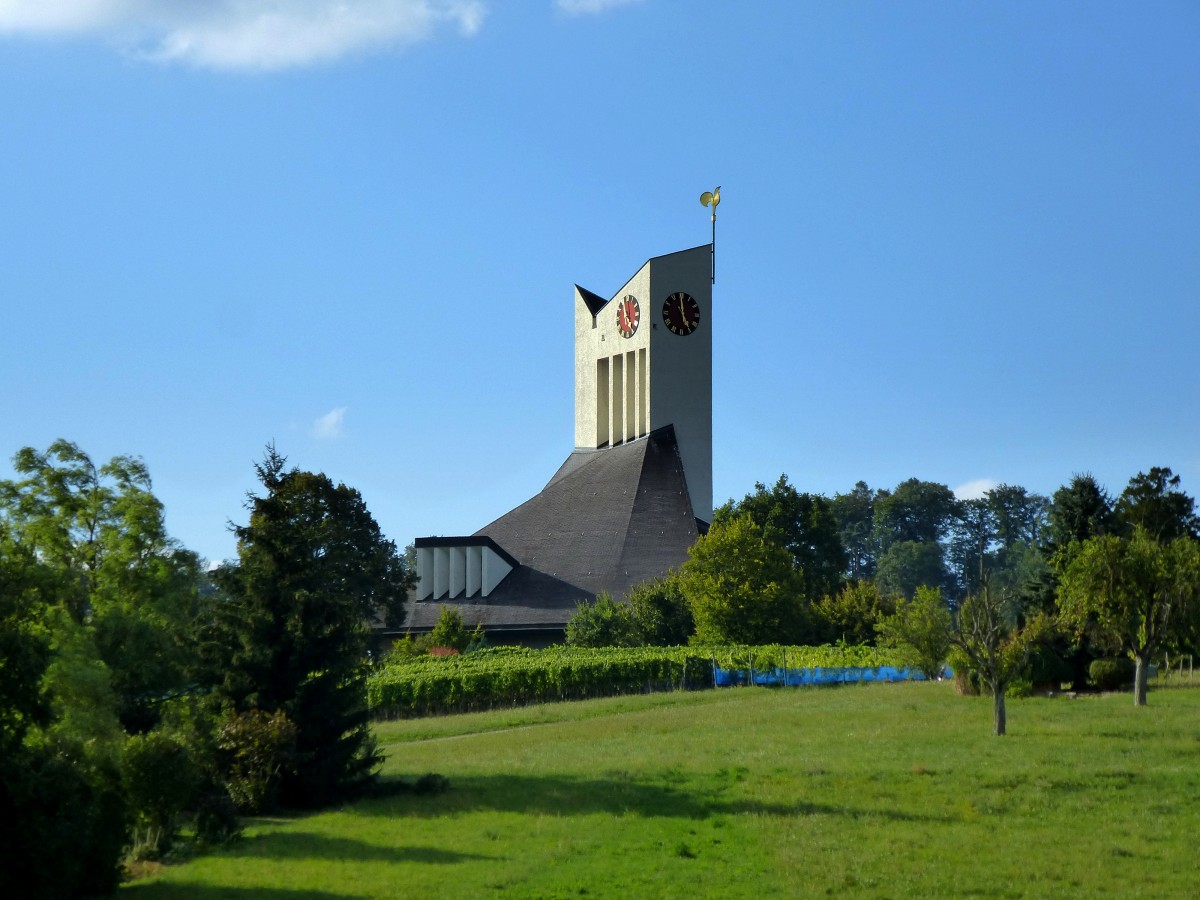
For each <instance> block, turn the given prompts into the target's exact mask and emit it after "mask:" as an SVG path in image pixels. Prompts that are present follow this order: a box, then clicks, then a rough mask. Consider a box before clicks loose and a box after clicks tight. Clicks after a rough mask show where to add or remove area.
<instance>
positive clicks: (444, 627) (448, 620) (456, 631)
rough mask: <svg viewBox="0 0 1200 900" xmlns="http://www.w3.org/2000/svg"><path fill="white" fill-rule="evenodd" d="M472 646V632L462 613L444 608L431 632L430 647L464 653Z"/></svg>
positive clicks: (453, 608) (449, 607) (450, 608)
mask: <svg viewBox="0 0 1200 900" xmlns="http://www.w3.org/2000/svg"><path fill="white" fill-rule="evenodd" d="M470 644H471V632H470V631H469V630H468V629H467V623H466V622H465V621H464V620H463V617H462V613H461V612H459V611H458V610H457V609H456V608H455V607H453V606H443V607H442V610H441V612H440V613H438V620H437V622H435V623H434V625H433V630H432V631H430V632H429V646H430V647H448V648H450V649H451V650H457V651H458V652H459V653H462V652H463V651H465V650H466V649H467V647H468V646H470Z"/></svg>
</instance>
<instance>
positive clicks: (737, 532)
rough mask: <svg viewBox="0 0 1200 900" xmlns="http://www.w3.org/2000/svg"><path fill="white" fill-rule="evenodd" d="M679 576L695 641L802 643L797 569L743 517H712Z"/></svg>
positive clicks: (787, 555)
mask: <svg viewBox="0 0 1200 900" xmlns="http://www.w3.org/2000/svg"><path fill="white" fill-rule="evenodd" d="M679 575H680V586H681V588H682V591H683V595H684V597H685V598H686V600H687V603H688V606H689V607H690V608H691V611H692V616H693V618H694V619H695V621H696V634H695V637H694V640H695V641H696V642H697V643H701V644H770V643H783V644H786V643H802V642H803V637H804V635H805V624H806V623H805V611H804V602H803V598H804V578H803V573H801V572H799V571H798V570H797V569H796V568H795V566H794V565H793V562H792V556H791V554H790V553H788V552H787V551H786V550H784V549H783V548H782V547H780V546H779V545H778V544H777V543H776V542H774V541H772V540H769V539H767V538H766V537H765V536H764V535H763V531H762V529H761V528H760V527H759V526H758V525H757V524H755V522H754V521H753V519H751V518H750V517H749V516H738V517H736V518H734V519H732V520H726V521H724V522H722V523H720V524H717V523H715V522H714V523H713V525H712V527H711V528H709V531H708V534H706V535H704V536H702V537H701V538H700V539H699V540H698V541H697V542H696V543H695V544H693V545H692V547H691V549H690V550H689V551H688V558H687V561H686V562H684V564H683V566H682V567H681V568H680V571H679Z"/></svg>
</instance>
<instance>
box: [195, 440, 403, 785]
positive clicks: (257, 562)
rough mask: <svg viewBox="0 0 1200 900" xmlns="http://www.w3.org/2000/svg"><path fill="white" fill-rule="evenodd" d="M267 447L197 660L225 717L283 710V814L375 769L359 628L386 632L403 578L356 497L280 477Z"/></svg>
mask: <svg viewBox="0 0 1200 900" xmlns="http://www.w3.org/2000/svg"><path fill="white" fill-rule="evenodd" d="M285 464H286V460H285V459H284V458H283V457H282V456H280V455H279V454H278V453H276V452H275V449H274V447H269V448H268V450H267V453H266V457H265V459H264V460H263V462H262V463H261V464H259V465H257V466H256V471H257V474H258V478H259V480H260V481H261V483H262V485H263V488H264V489H265V491H264V493H263V495H262V496H253V495H252V496H251V497H250V498H249V502H248V507H249V509H250V521H249V524H247V525H244V526H237V527H235V528H234V532H235V534H236V535H237V538H238V562H237V564H236V565H234V566H228V567H225V568H223V569H221V570H219V571H218V572H217V573H216V575H217V581H218V583H219V585H220V586H221V587H222V588H223V589H224V591H225V593H226V594H227V596H228V600H227V601H225V602H223V603H220V604H218V605H217V615H216V617H215V619H214V622H213V625H212V628H211V629H210V631H209V634H208V635H207V641H206V647H205V649H206V654H207V657H208V662H209V664H210V670H209V671H210V674H211V677H212V679H213V681H214V683H215V687H216V690H217V693H218V695H219V696H220V697H221V698H222V699H223V700H224V701H225V702H226V703H227V704H228V705H229V706H230V707H231V708H232V710H233V712H234V713H243V712H247V711H249V710H251V709H259V710H262V711H263V712H266V713H274V712H276V711H278V710H282V711H283V712H284V714H285V715H286V716H287V718H288V720H289V721H291V722H292V723H293V724H294V725H295V727H296V760H297V764H296V767H295V769H294V770H293V771H291V772H288V773H286V774H285V777H284V778H283V780H282V782H281V785H280V799H281V801H282V802H283V803H284V804H286V805H292V806H316V805H323V804H327V803H330V802H333V801H336V800H338V799H341V798H343V797H346V796H348V795H350V794H352V793H354V792H355V791H356V790H357V789H358V788H360V787H361V786H363V785H364V784H365V782H366V781H367V780H368V779H369V778H370V777H372V775H371V773H372V770H373V769H374V768H375V765H376V763H377V762H378V757H377V755H376V753H375V746H374V743H373V742H372V740H371V736H370V733H369V730H368V724H367V707H366V689H365V688H366V681H365V679H366V653H367V637H368V626H369V624H370V623H372V622H374V621H377V620H382V621H384V622H385V623H387V624H389V625H391V626H395V625H398V623H399V620H400V618H401V616H402V614H403V606H404V600H405V594H406V592H407V590H408V589H409V587H410V586H411V585H412V582H413V576H412V573H411V572H410V570H409V569H408V567H407V566H406V565H405V562H404V559H403V557H402V556H401V555H400V554H399V553H398V552H397V550H396V545H395V544H394V543H393V542H392V541H389V540H387V539H385V538H384V537H383V535H382V534H381V533H380V530H379V526H378V525H377V524H376V522H375V519H374V518H373V517H372V516H371V514H370V512H369V511H368V510H367V507H366V504H365V503H364V502H363V499H362V497H361V495H360V494H359V493H358V491H356V490H353V489H352V488H348V487H346V486H345V485H341V484H338V485H335V484H334V483H333V482H332V481H331V480H330V479H329V478H327V477H326V476H325V475H318V474H313V473H311V472H303V471H299V470H297V469H291V470H286V469H285Z"/></svg>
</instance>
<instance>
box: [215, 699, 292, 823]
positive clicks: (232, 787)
mask: <svg viewBox="0 0 1200 900" xmlns="http://www.w3.org/2000/svg"><path fill="white" fill-rule="evenodd" d="M217 746H218V747H219V748H220V751H221V753H222V755H223V757H224V765H223V766H222V769H223V771H224V776H225V785H226V788H227V789H228V791H229V796H230V797H231V798H232V799H233V802H234V803H235V804H237V807H238V808H239V809H241V810H243V811H245V812H260V811H262V810H264V809H269V808H270V807H271V805H272V804H273V803H274V801H275V792H276V789H277V788H278V786H279V781H280V779H281V778H282V776H283V774H284V773H285V771H286V770H287V769H288V768H289V767H291V766H292V765H293V764H294V761H295V753H296V726H295V725H294V724H293V723H292V722H290V721H289V720H288V717H287V716H286V715H285V714H284V712H283V710H276V711H275V712H274V713H268V712H265V711H263V710H261V709H251V710H247V711H246V712H244V713H240V714H238V715H231V716H229V717H228V718H227V719H226V720H225V721H224V722H222V723H221V726H220V728H219V730H218V732H217Z"/></svg>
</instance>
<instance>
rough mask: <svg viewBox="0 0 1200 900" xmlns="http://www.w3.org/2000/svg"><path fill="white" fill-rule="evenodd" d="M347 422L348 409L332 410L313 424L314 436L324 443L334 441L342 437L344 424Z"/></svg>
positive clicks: (340, 407) (342, 407) (338, 408)
mask: <svg viewBox="0 0 1200 900" xmlns="http://www.w3.org/2000/svg"><path fill="white" fill-rule="evenodd" d="M345 421H346V407H344V406H338V407H335V408H334V409H331V410H330V411H329V412H327V413H325V415H323V416H321V418H319V419H317V421H315V422H313V427H312V435H313V437H315V438H318V439H319V440H322V441H332V440H334V439H336V438H340V437H341V436H342V423H343V422H345Z"/></svg>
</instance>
